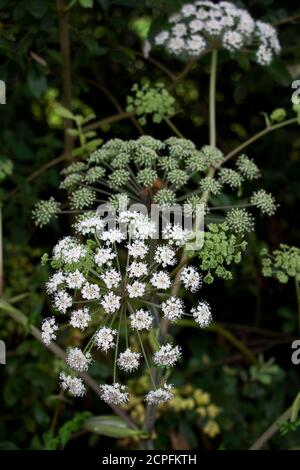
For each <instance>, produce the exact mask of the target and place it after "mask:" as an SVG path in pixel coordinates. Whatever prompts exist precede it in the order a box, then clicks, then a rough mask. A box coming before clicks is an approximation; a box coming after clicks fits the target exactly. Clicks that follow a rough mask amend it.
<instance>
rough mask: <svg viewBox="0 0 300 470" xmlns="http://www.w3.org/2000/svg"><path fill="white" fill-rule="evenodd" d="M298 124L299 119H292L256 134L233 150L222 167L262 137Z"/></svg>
mask: <svg viewBox="0 0 300 470" xmlns="http://www.w3.org/2000/svg"><path fill="white" fill-rule="evenodd" d="M297 122H298V118H291V119H287V120H286V121H283V122H279V123H278V124H274V125H273V126H268V127H266V128H265V129H263V130H262V131H260V132H258V133H257V134H254V135H253V136H252V137H250V139H248V140H246V142H243V143H242V144H241V145H239V146H238V147H236V148H235V149H233V150H231V152H229V153H228V154H227V155H226V156H225V158H224V160H223V161H222V163H221V165H220V166H223V165H224V163H226V162H227V161H228V160H230V158H232V157H234V156H235V155H237V154H238V153H240V152H241V151H242V150H244V149H245V148H246V147H248V145H250V144H252V143H253V142H256V140H258V139H260V138H261V137H264V136H265V135H266V134H268V133H269V132H272V131H275V130H276V129H280V128H281V127H285V126H289V125H290V124H296V123H297Z"/></svg>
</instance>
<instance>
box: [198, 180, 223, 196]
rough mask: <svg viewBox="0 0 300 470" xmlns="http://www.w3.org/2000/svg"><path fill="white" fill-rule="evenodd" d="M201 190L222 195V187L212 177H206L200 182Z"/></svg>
mask: <svg viewBox="0 0 300 470" xmlns="http://www.w3.org/2000/svg"><path fill="white" fill-rule="evenodd" d="M200 188H201V189H202V190H203V191H210V192H211V194H214V195H217V194H220V192H221V190H222V185H221V183H219V181H217V180H216V179H215V178H213V177H212V176H206V177H205V178H203V179H202V180H201V181H200Z"/></svg>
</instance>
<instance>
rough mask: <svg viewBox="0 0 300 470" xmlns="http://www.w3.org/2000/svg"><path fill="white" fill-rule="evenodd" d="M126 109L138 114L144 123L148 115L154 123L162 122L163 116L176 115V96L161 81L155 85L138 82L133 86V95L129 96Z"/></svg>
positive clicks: (140, 120)
mask: <svg viewBox="0 0 300 470" xmlns="http://www.w3.org/2000/svg"><path fill="white" fill-rule="evenodd" d="M126 111H127V112H129V113H134V114H136V115H137V116H138V119H139V122H140V123H141V124H142V125H144V124H146V122H147V117H148V116H151V117H152V121H153V122H154V123H160V122H161V121H162V120H163V118H170V117H172V116H174V114H175V98H174V97H173V96H172V95H170V93H169V92H168V90H167V89H166V87H165V85H164V84H163V83H161V82H157V83H155V84H154V85H151V84H150V83H149V82H145V83H143V84H141V85H139V84H137V83H136V84H134V85H133V87H132V95H131V96H128V97H127V107H126Z"/></svg>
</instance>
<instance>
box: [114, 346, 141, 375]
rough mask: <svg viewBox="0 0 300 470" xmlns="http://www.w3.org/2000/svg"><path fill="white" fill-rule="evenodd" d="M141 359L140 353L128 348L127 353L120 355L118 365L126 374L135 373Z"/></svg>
mask: <svg viewBox="0 0 300 470" xmlns="http://www.w3.org/2000/svg"><path fill="white" fill-rule="evenodd" d="M140 357H141V355H140V353H137V352H133V351H131V349H130V348H127V349H126V351H124V352H122V353H121V354H120V355H119V357H118V360H117V364H118V366H119V367H120V369H122V370H124V371H125V372H133V371H135V370H136V369H138V367H139V365H140Z"/></svg>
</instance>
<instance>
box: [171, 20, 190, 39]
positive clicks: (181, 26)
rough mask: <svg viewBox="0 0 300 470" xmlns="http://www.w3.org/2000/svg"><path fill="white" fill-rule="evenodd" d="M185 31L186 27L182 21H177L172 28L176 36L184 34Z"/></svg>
mask: <svg viewBox="0 0 300 470" xmlns="http://www.w3.org/2000/svg"><path fill="white" fill-rule="evenodd" d="M186 32H187V29H186V26H185V25H184V24H183V23H177V24H176V25H175V26H173V28H172V33H173V34H174V35H175V36H177V37H181V36H184V35H185V34H186Z"/></svg>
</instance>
